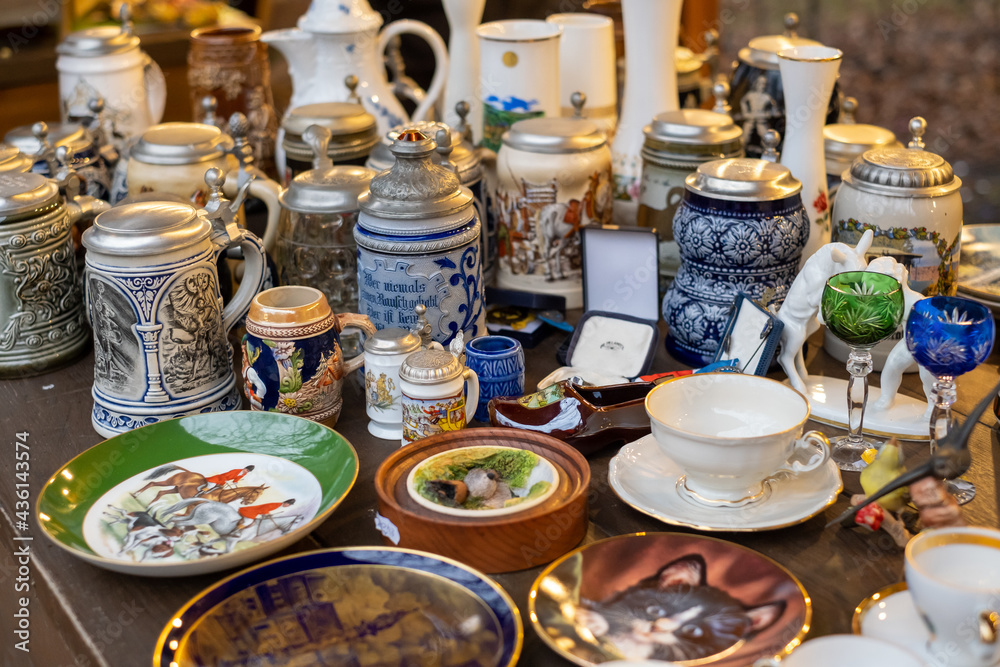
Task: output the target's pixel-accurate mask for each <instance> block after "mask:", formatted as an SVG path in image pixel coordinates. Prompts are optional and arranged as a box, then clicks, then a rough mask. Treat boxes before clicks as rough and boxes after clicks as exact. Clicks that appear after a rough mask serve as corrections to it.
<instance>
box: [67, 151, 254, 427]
mask: <svg viewBox="0 0 1000 667" xmlns="http://www.w3.org/2000/svg"><path fill="white" fill-rule="evenodd" d="M223 180H224V176H223V174H222V172H220V171H219V170H218V169H209V171H208V173H207V174H206V176H205V182H206V183H207V184H208V186H209V188H210V189H211V194H210V195H209V197H208V205H207V206H206V208H205V210H203V211H199V210H198V209H196V208H195V207H194V206H191V205H189V204H181V203H172V202H135V203H132V204H122V205H120V206H117V207H115V208H113V209H111V210H110V211H106V212H104V213H102V214H101V215H99V216H98V217H97V220H95V221H94V226H93V227H91V228H90V229H88V230H87V231H86V232H84V234H83V245H84V246H85V247H86V248H87V273H86V291H87V306H88V310H89V312H90V323H91V325H92V326H93V328H94V389H93V395H94V411H93V415H92V423H93V425H94V429H95V430H96V431H97V432H98V433H100V434H101V435H103V436H105V437H111V436H113V435H116V434H117V433H121V432H123V431H128V430H131V429H134V428H137V427H139V426H144V425H146V424H152V423H155V422H158V421H162V420H165V419H171V418H173V417H177V416H180V415H184V414H191V413H196V412H209V411H217V410H235V409H237V408H238V407H239V406H240V392H239V387H238V386H237V384H236V376H235V374H234V373H233V351H232V348H231V347H230V345H229V342H228V341H227V339H226V335H227V333H228V332H229V331H230V330H231V329H232V328H233V327H234V326H236V324H237V323H238V322H239V321H240V320H241V319H242V318H243V316H244V315H245V314H246V312H247V310H248V309H249V307H250V301H251V299H253V296H254V295H255V294H256V293H257V292H258V291H259V290H260V288H261V286H262V285H263V282H264V254H263V253H264V250H263V244H262V243H261V241H260V240H259V239H258V238H257V237H256V236H254V235H253V234H251V233H250V232H247V231H245V230H243V229H242V228H240V227H239V226H238V225H237V224H236V213H235V211H236V210H238V209H239V205H240V204H241V203H242V201H241V200H242V198H243V194H242V193H241V195H240V196H239V197H238V198H237V199H236V200H235V201H234V202H232V203H230V202H228V201H227V200H226V199H224V198H223V197H222V194H221V191H222V182H223ZM231 247H239V248H241V249H242V251H243V257H244V260H245V262H244V263H245V266H246V270H245V273H244V276H243V281H242V282H241V284H240V287H239V290H238V291H237V292H236V294H235V295H233V298H232V300H231V301H230V302H229V304H228V305H227V306H226V307H225V308H222V296H221V293H220V291H219V280H218V273H217V268H216V265H217V261H218V258H219V255H220V254H221V253H222V252H224V251H225V250H227V249H228V248H231Z"/></svg>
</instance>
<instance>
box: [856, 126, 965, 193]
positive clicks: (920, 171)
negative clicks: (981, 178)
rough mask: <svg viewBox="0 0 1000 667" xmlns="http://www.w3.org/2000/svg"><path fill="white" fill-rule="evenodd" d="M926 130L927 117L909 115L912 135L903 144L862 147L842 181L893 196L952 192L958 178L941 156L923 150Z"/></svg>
mask: <svg viewBox="0 0 1000 667" xmlns="http://www.w3.org/2000/svg"><path fill="white" fill-rule="evenodd" d="M926 131H927V121H925V120H924V119H923V118H921V117H920V116H916V117H915V118H912V119H910V133H911V134H912V136H913V138H912V139H911V140H910V143H909V145H908V147H907V148H902V147H899V148H892V147H881V148H873V149H871V150H869V151H865V152H864V153H863V154H862V155H861V157H859V158H857V159H856V160H854V163H853V164H852V165H851V169H850V171H849V172H847V173H845V174H844V182H846V183H850V184H851V185H852V186H854V187H856V188H857V189H859V190H865V191H867V192H873V193H876V194H885V195H890V196H896V197H939V196H942V195H947V194H950V193H952V192H955V191H956V190H958V189H959V188H960V187H961V186H962V181H961V179H959V178H958V177H957V176H955V172H954V171H953V170H952V168H951V165H950V164H948V162H947V161H946V160H945V159H944V158H943V157H941V156H940V155H938V154H937V153H931V152H930V151H927V150H924V142H923V139H922V137H923V135H924V132H926Z"/></svg>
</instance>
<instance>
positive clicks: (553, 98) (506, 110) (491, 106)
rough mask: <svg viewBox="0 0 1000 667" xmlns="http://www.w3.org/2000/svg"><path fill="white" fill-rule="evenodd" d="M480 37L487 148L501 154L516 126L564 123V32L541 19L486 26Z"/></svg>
mask: <svg viewBox="0 0 1000 667" xmlns="http://www.w3.org/2000/svg"><path fill="white" fill-rule="evenodd" d="M476 34H477V35H478V36H479V57H480V68H479V76H480V88H479V95H480V97H479V99H480V100H481V101H482V104H483V129H482V140H481V142H480V143H481V145H483V146H485V147H486V148H489V149H490V150H494V151H496V150H499V149H500V141H501V139H502V137H503V134H504V133H505V132H506V131H507V130H508V129H510V128H511V127H513V125H514V123H516V122H518V121H520V120H524V119H525V118H537V117H539V116H548V117H558V116H559V110H560V103H559V39H560V35H561V34H562V28H561V27H560V26H559V25H557V24H555V23H546V22H545V21H539V20H535V19H511V20H507V21H493V22H492V23H484V24H483V25H481V26H479V27H478V28H476Z"/></svg>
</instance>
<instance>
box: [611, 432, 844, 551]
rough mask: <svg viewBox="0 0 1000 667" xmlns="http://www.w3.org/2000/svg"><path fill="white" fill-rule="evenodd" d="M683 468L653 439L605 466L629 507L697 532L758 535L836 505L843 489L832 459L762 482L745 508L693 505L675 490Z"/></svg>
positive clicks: (637, 444) (625, 449) (647, 438)
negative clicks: (763, 487) (756, 498)
mask: <svg viewBox="0 0 1000 667" xmlns="http://www.w3.org/2000/svg"><path fill="white" fill-rule="evenodd" d="M684 474H685V473H684V469H683V468H681V467H680V465H678V464H677V462H676V461H674V460H673V459H672V458H670V457H669V456H667V455H666V454H664V452H663V451H662V449H661V448H660V446H659V444H657V442H656V438H654V437H653V436H652V435H647V436H645V437H642V438H640V439H639V440H636V441H635V442H632V443H629V444H627V445H625V446H624V447H622V448H621V450H619V452H618V453H617V454H616V455H615V456H614V457H613V458H612V459H611V463H610V464H609V466H608V483H609V484H610V485H611V489H612V490H613V491H614V492H615V495H617V496H618V497H619V498H621V499H622V500H623V501H624V502H625V503H626V504H628V505H630V506H631V507H632V508H634V509H636V510H638V511H640V512H642V513H643V514H646V515H648V516H651V517H653V518H654V519H657V520H658V521H662V522H663V523H666V524H670V525H672V526H685V527H687V528H694V529H695V530H700V531H713V532H714V531H719V532H759V531H764V530H776V529H778V528H786V527H788V526H792V525H795V524H799V523H802V522H804V521H808V520H809V519H811V518H813V517H814V516H816V515H818V514H820V513H821V512H823V510H825V509H826V508H827V507H829V506H830V505H832V504H833V503H835V502H836V501H837V497H838V496H839V495H840V492H841V491H843V489H844V483H843V481H842V479H841V477H840V470H838V469H837V464H836V463H834V462H833V461H827V462H826V463H825V464H823V465H821V466H820V467H819V468H817V469H815V470H813V471H810V472H807V473H802V474H798V475H777V476H775V477H774V478H772V479H769V480H768V481H767V490H768V495H767V497H766V498H764V499H762V500H761V502H759V503H753V504H751V505H749V506H745V507H726V506H718V507H711V506H707V505H696V504H694V503H692V502H691V501H690V500H688V498H687V497H686V496H685V495H684V494H683V493H682V492H681V491H680V490H679V487H681V486H683V484H684Z"/></svg>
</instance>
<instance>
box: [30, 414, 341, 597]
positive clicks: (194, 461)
mask: <svg viewBox="0 0 1000 667" xmlns="http://www.w3.org/2000/svg"><path fill="white" fill-rule="evenodd" d="M357 476H358V455H357V453H356V452H355V451H354V447H352V446H351V443H349V442H348V441H347V440H345V439H344V438H343V436H341V435H340V434H339V433H337V432H336V431H334V430H332V429H329V428H327V427H325V426H323V425H321V424H317V423H315V422H311V421H309V420H307V419H302V418H300V417H293V416H290V415H283V414H277V413H270V412H246V411H237V412H215V413H209V414H203V415H195V416H191V417H181V418H179V419H173V420H170V421H165V422H160V423H157V424H151V425H149V426H144V427H143V428H139V429H136V430H134V431H130V432H128V433H123V434H121V435H118V436H115V437H114V438H111V439H109V440H105V441H104V442H102V443H100V444H99V445H96V446H94V447H91V448H90V449H88V450H87V451H85V452H83V453H82V454H80V455H79V456H77V457H76V458H75V459H73V460H72V461H70V462H69V463H67V464H66V465H65V466H63V467H62V468H60V469H59V470H58V471H56V474H55V475H53V476H52V478H51V479H50V480H49V481H48V482H46V484H45V487H44V488H43V489H42V492H41V494H40V496H39V498H38V507H37V512H38V520H39V525H41V526H42V528H43V530H44V531H45V534H46V535H48V536H49V538H51V539H52V540H53V541H54V542H55V543H56V544H57V545H58V546H60V547H62V548H64V549H66V550H67V551H69V552H70V553H72V554H73V555H74V556H77V557H79V558H82V559H84V560H87V561H89V562H91V563H93V564H95V565H98V566H100V567H104V568H107V569H109V570H115V571H117V572H125V573H128V574H139V575H146V576H154V577H174V576H190V575H197V574H205V573H207V572H215V571H218V570H225V569H230V568H233V567H238V566H241V565H246V564H247V563H250V562H252V561H256V560H260V559H261V558H264V557H266V556H268V555H270V554H273V553H275V552H277V551H280V550H281V549H284V548H285V547H287V546H289V545H290V544H292V543H294V542H296V541H298V540H299V539H301V538H302V537H304V536H306V535H307V534H309V532H311V531H312V530H313V529H314V528H316V526H318V525H319V524H320V523H322V522H323V521H324V520H325V519H326V518H327V517H328V516H329V515H330V513H331V512H333V510H334V508H336V507H337V505H338V504H340V501H341V500H343V499H344V496H346V495H347V492H348V491H350V489H351V487H352V486H353V485H354V481H355V479H357Z"/></svg>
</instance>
